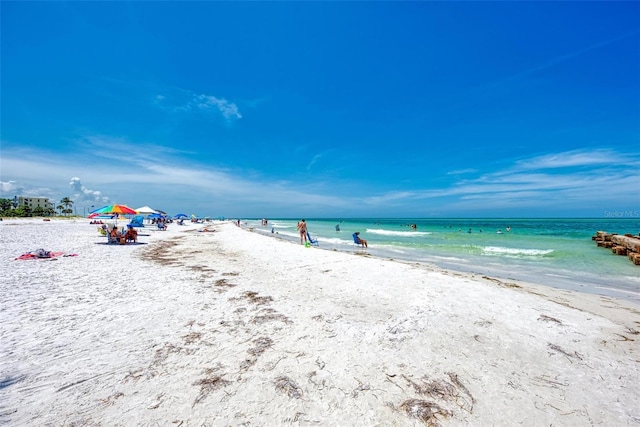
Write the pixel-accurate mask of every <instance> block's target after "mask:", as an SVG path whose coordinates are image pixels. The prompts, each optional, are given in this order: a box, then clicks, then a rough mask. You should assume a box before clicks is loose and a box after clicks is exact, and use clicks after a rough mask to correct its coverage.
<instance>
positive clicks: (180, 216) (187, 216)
mask: <svg viewBox="0 0 640 427" xmlns="http://www.w3.org/2000/svg"><path fill="white" fill-rule="evenodd" d="M181 218H189V215H186V214H183V213H179V214H177V215H176V216H174V217H173V219H181Z"/></svg>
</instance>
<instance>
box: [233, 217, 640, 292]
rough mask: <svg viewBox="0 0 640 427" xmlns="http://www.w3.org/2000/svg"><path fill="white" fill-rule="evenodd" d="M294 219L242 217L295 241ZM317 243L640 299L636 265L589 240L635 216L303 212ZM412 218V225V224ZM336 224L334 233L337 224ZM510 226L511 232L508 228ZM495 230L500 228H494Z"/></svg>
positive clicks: (628, 227) (627, 224)
mask: <svg viewBox="0 0 640 427" xmlns="http://www.w3.org/2000/svg"><path fill="white" fill-rule="evenodd" d="M297 222H298V219H269V222H268V224H267V226H266V227H265V226H262V225H261V220H260V219H252V220H243V226H245V225H244V224H245V223H246V226H247V227H251V228H253V229H254V230H255V231H257V232H261V233H264V234H267V235H271V236H275V237H280V238H284V239H286V240H291V241H293V242H299V236H298V234H297V232H296V224H297ZM306 222H307V224H308V227H307V228H308V229H309V232H310V233H311V235H312V237H313V238H314V239H315V238H317V239H318V240H319V242H320V245H319V247H320V248H322V249H330V250H334V249H335V250H339V251H362V249H361V248H359V247H356V246H355V245H354V244H353V239H352V237H351V235H352V234H353V233H354V232H356V231H360V237H361V238H363V239H366V240H367V241H368V242H369V248H368V249H367V253H369V254H371V255H373V256H379V257H383V258H393V259H397V260H403V261H414V262H424V263H430V264H435V265H437V266H440V267H443V268H448V269H452V270H457V271H465V272H473V273H478V274H486V275H490V276H492V277H497V278H502V279H515V280H523V281H528V282H532V283H537V284H542V285H547V286H553V287H557V288H562V289H572V290H577V291H581V292H588V293H595V294H601V295H609V296H615V297H618V298H624V299H627V300H631V301H634V302H637V303H639V304H640V266H636V265H633V263H631V261H629V259H628V258H627V257H626V256H618V255H613V254H612V253H611V250H608V249H604V248H598V247H597V246H596V244H595V242H593V241H592V240H591V236H593V235H595V233H596V231H607V232H610V233H619V234H625V233H631V234H634V235H638V233H639V232H640V219H636V218H632V219H627V218H624V219H620V218H605V219H565V218H563V219H419V218H415V219H414V218H401V219H345V220H340V219H331V218H315V219H314V218H307V219H306ZM411 224H416V228H415V229H412V228H411V227H410V225H411ZM336 225H339V226H340V231H336V228H335V226H336ZM508 228H510V231H507V230H508ZM499 230H500V231H501V233H499V232H498V231H499Z"/></svg>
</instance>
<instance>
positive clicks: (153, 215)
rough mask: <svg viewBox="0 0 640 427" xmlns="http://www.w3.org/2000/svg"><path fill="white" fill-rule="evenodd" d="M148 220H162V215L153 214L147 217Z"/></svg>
mask: <svg viewBox="0 0 640 427" xmlns="http://www.w3.org/2000/svg"><path fill="white" fill-rule="evenodd" d="M148 218H162V215H160V214H159V213H154V214H151V215H149V216H148Z"/></svg>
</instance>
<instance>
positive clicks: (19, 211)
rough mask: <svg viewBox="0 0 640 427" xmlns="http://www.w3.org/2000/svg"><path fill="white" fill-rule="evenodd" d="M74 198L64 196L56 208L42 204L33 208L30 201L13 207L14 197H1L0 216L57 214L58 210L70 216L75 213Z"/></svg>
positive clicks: (61, 213)
mask: <svg viewBox="0 0 640 427" xmlns="http://www.w3.org/2000/svg"><path fill="white" fill-rule="evenodd" d="M72 206H73V200H71V199H70V198H69V197H64V198H63V199H62V200H60V203H59V204H58V206H56V208H55V209H53V208H50V207H47V208H43V207H42V206H36V207H35V208H33V209H31V207H30V206H29V204H28V203H26V202H25V204H24V205H21V206H16V207H15V208H14V207H13V200H12V199H2V198H0V216H14V217H33V216H56V210H57V211H58V212H59V214H60V215H64V216H68V215H69V214H72V213H73V209H71V207H72Z"/></svg>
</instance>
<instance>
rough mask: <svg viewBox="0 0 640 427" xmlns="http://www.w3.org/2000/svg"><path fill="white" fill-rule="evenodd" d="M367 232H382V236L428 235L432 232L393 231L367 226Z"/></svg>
mask: <svg viewBox="0 0 640 427" xmlns="http://www.w3.org/2000/svg"><path fill="white" fill-rule="evenodd" d="M367 233H371V234H380V235H382V236H400V237H413V236H427V235H429V234H431V233H430V232H426V231H393V230H383V229H381V228H367Z"/></svg>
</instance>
